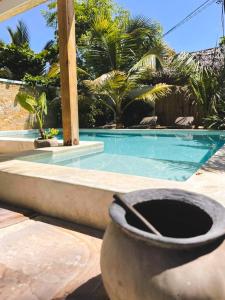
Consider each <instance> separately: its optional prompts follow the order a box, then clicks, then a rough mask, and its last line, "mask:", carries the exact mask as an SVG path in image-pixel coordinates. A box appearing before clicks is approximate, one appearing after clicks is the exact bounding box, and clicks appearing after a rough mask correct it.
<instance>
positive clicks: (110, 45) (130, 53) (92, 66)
mask: <svg viewBox="0 0 225 300" xmlns="http://www.w3.org/2000/svg"><path fill="white" fill-rule="evenodd" d="M83 44H84V46H83V47H82V46H81V47H80V49H79V52H80V55H81V58H82V60H83V61H84V62H85V65H86V66H87V68H88V69H89V73H93V74H94V76H100V75H101V74H104V73H108V72H110V71H113V70H123V71H128V70H129V69H130V68H131V67H132V66H133V65H134V64H135V63H136V62H137V61H139V60H140V59H141V57H143V55H144V54H146V53H147V52H148V51H150V50H151V51H153V49H154V51H155V54H157V55H159V56H162V54H163V52H164V50H165V45H163V43H162V39H161V28H160V26H159V25H158V24H157V23H154V22H151V20H149V19H145V18H143V17H137V18H135V19H129V20H128V21H127V23H126V24H120V23H119V21H115V20H114V21H112V20H109V19H107V18H106V17H105V16H102V15H100V16H98V17H97V18H95V19H94V21H93V24H92V28H91V35H90V36H88V37H86V38H85V39H84V41H83Z"/></svg>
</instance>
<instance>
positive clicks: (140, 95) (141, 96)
mask: <svg viewBox="0 0 225 300" xmlns="http://www.w3.org/2000/svg"><path fill="white" fill-rule="evenodd" d="M171 88H172V86H170V85H167V84H163V83H160V84H156V85H154V86H148V87H147V86H143V87H140V88H139V89H138V90H136V91H134V94H133V98H134V99H135V100H143V101H147V102H148V101H150V102H155V101H156V100H158V99H160V98H163V97H165V96H167V95H168V94H169V93H170V92H171Z"/></svg>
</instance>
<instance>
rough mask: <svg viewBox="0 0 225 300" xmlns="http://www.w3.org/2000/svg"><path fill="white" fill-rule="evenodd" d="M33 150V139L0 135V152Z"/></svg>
mask: <svg viewBox="0 0 225 300" xmlns="http://www.w3.org/2000/svg"><path fill="white" fill-rule="evenodd" d="M28 150H34V140H33V139H22V138H21V139H19V138H8V137H0V153H16V152H22V151H28Z"/></svg>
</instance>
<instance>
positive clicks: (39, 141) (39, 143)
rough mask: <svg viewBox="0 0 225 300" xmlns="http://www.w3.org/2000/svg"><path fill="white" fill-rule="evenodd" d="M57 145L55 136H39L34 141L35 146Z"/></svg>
mask: <svg viewBox="0 0 225 300" xmlns="http://www.w3.org/2000/svg"><path fill="white" fill-rule="evenodd" d="M58 145H59V143H58V140H57V139H56V138H52V139H46V140H43V139H41V138H40V139H36V140H35V141H34V147H35V148H46V147H58Z"/></svg>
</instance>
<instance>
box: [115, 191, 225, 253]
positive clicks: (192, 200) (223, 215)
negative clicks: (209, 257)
mask: <svg viewBox="0 0 225 300" xmlns="http://www.w3.org/2000/svg"><path fill="white" fill-rule="evenodd" d="M124 199H125V201H126V202H128V203H129V204H130V205H135V204H138V203H142V202H146V201H153V200H158V201H160V200H165V199H166V200H171V201H181V202H183V203H187V204H191V205H194V206H196V207H198V208H200V209H201V210H203V211H204V212H205V213H207V214H208V215H209V216H210V218H211V219H212V223H213V224H212V226H211V228H210V229H209V231H208V232H206V233H205V234H203V235H199V236H195V237H191V238H172V237H166V236H157V235H155V234H153V233H150V232H146V231H143V230H141V229H138V228H136V227H134V226H132V225H130V224H129V223H128V222H127V220H126V210H125V209H124V208H123V207H122V206H121V205H120V204H118V203H116V201H114V202H113V203H112V204H111V206H110V208H109V214H110V217H111V219H112V221H113V223H115V224H116V225H117V226H119V227H120V228H121V229H122V230H123V231H124V232H125V233H126V234H127V235H129V236H131V237H133V238H135V239H137V240H142V241H145V242H147V243H151V244H155V245H156V246H160V247H165V248H182V249H183V248H191V247H199V246H202V245H204V244H209V243H212V242H214V241H216V240H219V239H222V238H223V237H224V236H225V208H224V207H223V206H222V205H221V204H219V203H218V202H217V201H215V200H213V199H211V198H209V197H207V196H205V195H201V194H197V193H193V192H188V191H185V190H180V189H148V190H140V191H135V192H131V193H128V194H125V195H124Z"/></svg>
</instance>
